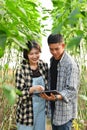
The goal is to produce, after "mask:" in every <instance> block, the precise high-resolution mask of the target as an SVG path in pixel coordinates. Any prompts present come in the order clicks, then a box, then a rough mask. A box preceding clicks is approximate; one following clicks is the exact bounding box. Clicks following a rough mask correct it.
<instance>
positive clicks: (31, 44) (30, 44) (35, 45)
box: [23, 41, 41, 60]
mask: <svg viewBox="0 0 87 130" xmlns="http://www.w3.org/2000/svg"><path fill="white" fill-rule="evenodd" d="M26 45H27V49H24V51H23V58H25V59H27V60H28V53H29V52H30V51H31V50H32V49H33V48H36V49H38V50H39V52H41V48H40V45H39V44H38V43H36V42H35V41H28V42H27V43H26Z"/></svg>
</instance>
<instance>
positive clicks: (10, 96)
mask: <svg viewBox="0 0 87 130" xmlns="http://www.w3.org/2000/svg"><path fill="white" fill-rule="evenodd" d="M3 93H4V95H5V97H6V98H7V100H8V102H9V103H10V105H14V103H15V101H16V92H15V89H14V87H13V86H9V85H3Z"/></svg>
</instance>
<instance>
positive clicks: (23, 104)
mask: <svg viewBox="0 0 87 130" xmlns="http://www.w3.org/2000/svg"><path fill="white" fill-rule="evenodd" d="M38 69H39V72H40V73H41V75H42V76H43V79H44V82H45V89H47V88H48V83H47V78H48V65H47V63H44V62H43V61H42V60H39V62H38ZM15 77H16V88H18V89H19V90H21V92H22V96H19V97H18V101H17V109H16V115H17V116H16V117H17V122H19V123H20V124H25V125H33V106H32V96H30V94H29V89H30V87H32V70H31V69H30V66H29V63H27V62H26V64H22V65H21V67H19V68H18V69H17V70H16V76H15Z"/></svg>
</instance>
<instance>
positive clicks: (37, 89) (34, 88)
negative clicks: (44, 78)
mask: <svg viewBox="0 0 87 130" xmlns="http://www.w3.org/2000/svg"><path fill="white" fill-rule="evenodd" d="M43 90H44V87H43V86H41V85H37V86H32V87H31V88H30V90H29V92H30V93H34V92H35V91H37V92H40V91H43Z"/></svg>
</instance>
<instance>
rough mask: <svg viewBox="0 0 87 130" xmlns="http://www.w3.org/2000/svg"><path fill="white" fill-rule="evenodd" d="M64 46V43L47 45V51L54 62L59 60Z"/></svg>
mask: <svg viewBox="0 0 87 130" xmlns="http://www.w3.org/2000/svg"><path fill="white" fill-rule="evenodd" d="M64 48H65V44H64V43H52V44H49V49H50V52H51V54H52V55H53V57H54V58H55V59H56V60H59V59H60V58H61V56H62V54H63V52H64Z"/></svg>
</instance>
